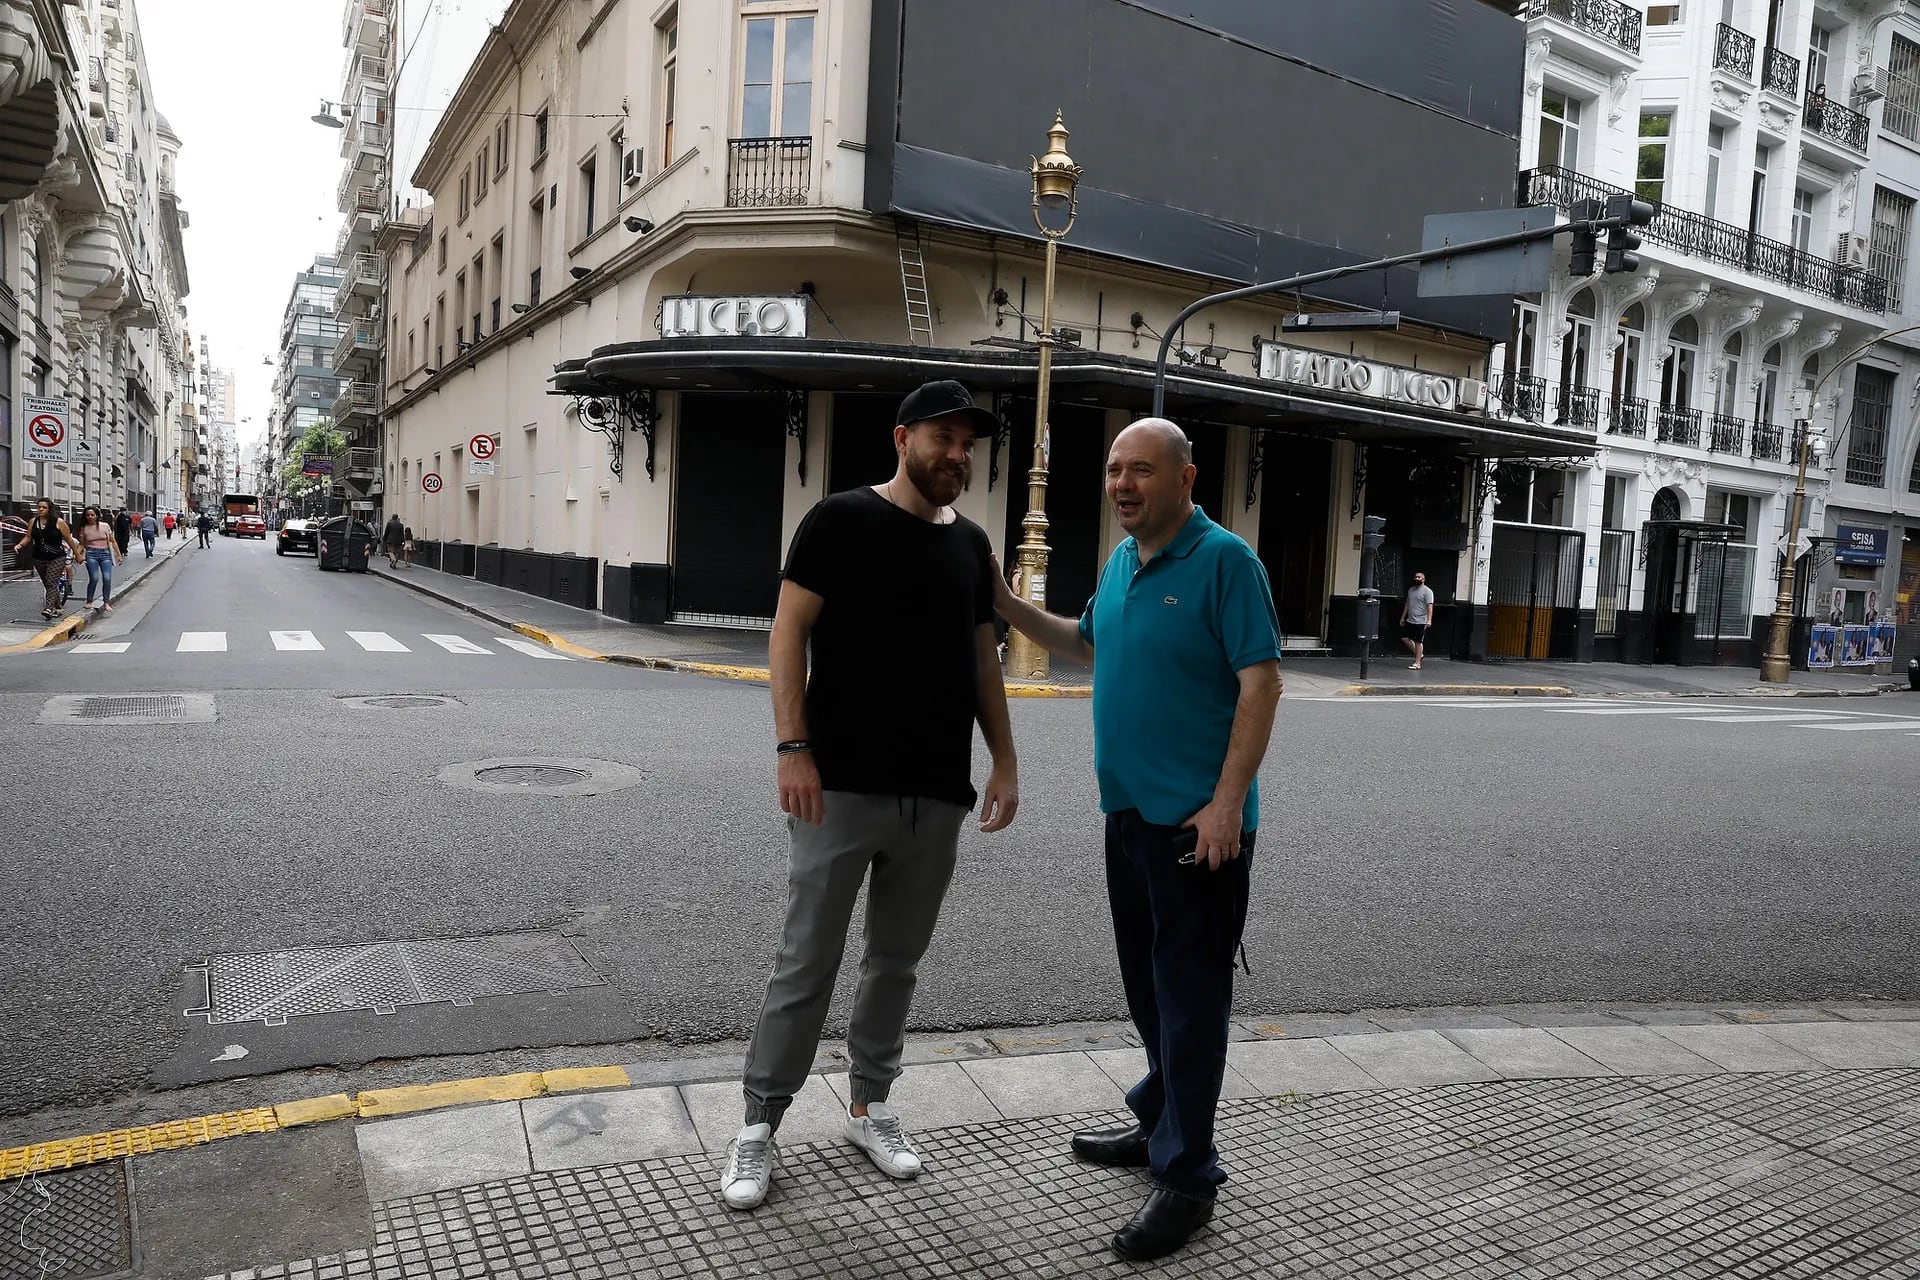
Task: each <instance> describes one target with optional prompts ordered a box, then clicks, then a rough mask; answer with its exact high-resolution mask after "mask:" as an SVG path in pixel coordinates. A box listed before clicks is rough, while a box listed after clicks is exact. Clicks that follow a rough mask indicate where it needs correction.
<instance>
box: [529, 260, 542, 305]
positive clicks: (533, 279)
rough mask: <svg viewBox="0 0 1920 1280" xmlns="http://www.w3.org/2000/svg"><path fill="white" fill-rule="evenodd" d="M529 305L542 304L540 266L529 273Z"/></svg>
mask: <svg viewBox="0 0 1920 1280" xmlns="http://www.w3.org/2000/svg"><path fill="white" fill-rule="evenodd" d="M527 305H528V306H530V307H537V306H539V305H540V268H538V267H535V268H534V269H533V270H532V271H531V272H529V273H528V275H527Z"/></svg>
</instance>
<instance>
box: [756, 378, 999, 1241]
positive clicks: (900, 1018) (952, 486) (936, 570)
mask: <svg viewBox="0 0 1920 1280" xmlns="http://www.w3.org/2000/svg"><path fill="white" fill-rule="evenodd" d="M897 417H898V422H899V425H898V426H896V427H894V429H893V443H894V449H895V451H896V452H897V453H898V455H899V459H900V461H899V466H898V468H897V469H896V470H895V472H894V475H893V478H892V479H891V480H888V481H887V482H886V483H885V484H879V485H873V486H871V487H862V488H858V489H852V490H849V491H847V492H845V493H837V494H835V495H833V496H832V497H830V498H828V499H826V500H825V501H823V502H821V503H819V504H818V505H816V506H815V507H814V508H813V510H812V511H809V512H808V513H807V515H806V518H805V519H804V520H802V521H801V522H800V528H799V529H798V530H797V531H796V532H795V533H794V536H793V546H792V548H791V549H790V550H789V552H788V556H787V568H786V574H785V581H784V582H782V584H781V587H780V604H779V607H778V610H777V612H776V613H775V615H774V620H773V636H772V640H771V644H770V646H769V649H770V652H769V659H768V661H769V666H770V668H771V674H772V680H771V683H772V685H773V718H774V727H775V731H776V736H777V738H778V745H777V747H776V751H777V759H778V772H779V785H780V808H781V809H782V810H783V811H784V812H785V813H786V814H787V830H788V832H789V834H790V836H791V847H790V851H789V860H788V873H787V917H786V927H785V931H784V933H783V935H782V937H781V941H780V955H779V958H778V960H777V961H776V962H775V965H774V970H773V976H772V977H771V978H770V979H769V981H768V983H767V996H766V1002H765V1004H764V1005H763V1006H762V1008H761V1011H760V1020H759V1023H758V1024H757V1026H756V1027H755V1029H754V1033H753V1044H752V1046H751V1048H750V1049H749V1050H748V1052H747V1064H746V1073H745V1079H744V1082H743V1086H742V1088H743V1092H744V1093H745V1095H746V1123H745V1127H743V1128H742V1129H741V1130H740V1133H739V1136H738V1137H736V1138H735V1139H734V1140H733V1142H732V1144H731V1145H730V1146H729V1147H728V1148H727V1164H726V1171H725V1172H724V1173H723V1174H722V1176H721V1183H720V1189H721V1196H722V1198H723V1199H724V1200H725V1201H726V1203H727V1204H728V1205H730V1206H732V1207H733V1208H736V1209H751V1208H753V1207H755V1206H756V1205H758V1204H760V1203H761V1201H763V1200H765V1199H766V1195H767V1186H768V1183H769V1182H770V1181H771V1179H772V1176H773V1169H774V1164H775V1161H776V1159H777V1156H778V1152H777V1148H776V1146H775V1143H774V1132H775V1131H776V1130H777V1129H778V1128H779V1126H780V1118H781V1116H782V1115H783V1114H785V1112H786V1109H787V1107H788V1105H789V1104H791V1103H792V1101H793V1095H794V1094H795V1093H796V1092H797V1091H798V1090H799V1089H800V1087H801V1085H803V1084H804V1083H805V1082H806V1079H807V1074H808V1072H809V1071H811V1070H812V1067H813V1059H814V1054H815V1052H816V1051H817V1049H818V1048H819V1043H820V1029H821V1027H822V1026H823V1025H824V1024H825V1022H826V1017H827V1006H828V1003H829V1002H830V1001H831V999H832V997H833V984H834V978H835V976H836V975H837V973H838V972H839V967H840V955H841V952H842V951H843V950H844V949H845V947H846V941H847V925H848V922H849V920H850V919H851V917H852V915H853V904H854V899H855V898H856V897H857V896H858V895H859V892H860V886H861V884H862V882H867V884H868V894H867V921H866V955H865V957H864V958H863V959H862V961H861V965H860V987H859V992H858V994H857V995H856V996H855V998H854V1006H853V1015H852V1018H851V1019H850V1024H849V1026H848V1029H847V1053H848V1056H849V1057H850V1058H851V1059H852V1069H851V1071H850V1072H849V1075H848V1087H849V1090H850V1094H851V1098H852V1105H851V1106H850V1107H849V1108H848V1110H847V1137H848V1140H849V1141H851V1142H853V1143H854V1145H856V1146H858V1147H859V1148H860V1149H861V1150H862V1151H865V1152H866V1153H867V1155H868V1157H869V1158H870V1159H872V1161H873V1162H874V1163H875V1164H876V1165H878V1166H879V1167H880V1169H881V1170H882V1171H883V1172H885V1173H886V1174H888V1175H889V1176H891V1177H895V1178H911V1177H914V1176H915V1175H917V1174H918V1173H919V1172H920V1167H921V1161H920V1153H919V1151H918V1150H917V1149H916V1148H915V1147H914V1143H913V1140H912V1138H911V1137H909V1136H908V1134H907V1131H906V1129H905V1128H904V1127H903V1125H902V1124H901V1120H900V1117H899V1116H898V1115H897V1114H895V1113H894V1111H893V1109H892V1108H891V1107H889V1106H888V1105H887V1095H888V1091H889V1090H890V1089H891V1087H892V1085H893V1082H894V1080H895V1079H896V1078H897V1077H898V1076H899V1074H900V1051H901V1046H902V1042H903V1041H904V1040H905V1037H906V1026H907V1009H908V1006H909V1005H910V1003H911V1002H912V999H913V988H914V981H915V974H914V970H915V967H916V966H917V965H918V964H919V962H920V957H921V956H922V955H923V954H925V952H926V949H927V944H928V942H929V941H931V940H932V938H933V928H934V924H935V922H936V921H937V920H938V919H939V915H940V904H941V902H942V900H943V899H944V898H945V897H946V892H947V883H948V881H949V880H951V879H952V877H953V865H954V860H955V857H956V855H957V853H958V851H959V842H960V824H961V823H962V822H963V821H964V820H965V818H966V816H967V814H968V813H969V812H970V811H971V809H972V807H973V804H974V801H975V800H976V799H977V798H978V797H977V796H976V793H975V792H974V789H973V784H972V781H971V775H972V765H973V726H974V723H975V721H978V722H979V724H980V729H981V733H982V735H983V736H984V737H985V738H986V742H987V748H988V750H989V751H990V752H991V753H992V756H993V768H992V771H991V773H990V774H989V776H988V779H987V792H986V798H985V800H984V802H983V803H982V804H981V807H980V829H981V830H982V831H998V830H1000V829H1001V828H1002V827H1005V826H1006V825H1007V824H1008V823H1009V822H1011V821H1013V814H1014V810H1015V808H1016V807H1017V806H1018V804H1019V789H1018V773H1017V767H1016V764H1015V761H1014V752H1013V728H1012V725H1011V723H1010V721H1009V720H1008V717H1007V694H1006V687H1005V685H1004V684H1002V682H1001V676H1000V663H999V658H998V646H997V644H996V639H995V634H994V625H993V622H994V614H993V599H994V576H993V575H994V567H993V555H992V545H991V543H990V542H989V541H988V539H987V535H986V531H985V530H983V529H981V528H980V526H979V525H977V524H975V523H974V522H973V521H971V520H968V519H967V518H966V517H965V516H962V515H960V514H959V513H958V512H956V511H954V509H953V507H952V506H951V505H950V504H951V503H952V502H953V501H954V500H955V499H956V498H958V497H959V496H960V493H961V490H963V489H964V488H965V487H966V484H967V480H968V478H969V476H970V475H971V473H972V468H973V443H974V440H975V438H976V437H977V436H978V435H980V434H981V433H987V432H992V431H993V430H994V429H995V427H996V425H997V423H996V422H995V419H994V417H993V415H992V414H990V413H988V412H987V411H986V410H984V409H981V408H978V407H977V406H976V405H975V404H974V403H973V397H972V396H971V395H970V394H969V393H968V392H967V390H966V388H964V387H962V386H961V385H960V384H959V383H957V382H932V383H928V384H927V385H926V386H923V387H921V388H920V389H919V390H917V391H915V392H914V393H913V394H912V395H910V396H908V397H907V398H906V399H905V400H904V401H902V402H901V405H900V412H899V414H898V416H897ZM809 643H811V647H812V659H813V661H812V669H811V673H809V670H808V662H807V659H808V652H807V651H808V647H809ZM869 877H871V879H869Z"/></svg>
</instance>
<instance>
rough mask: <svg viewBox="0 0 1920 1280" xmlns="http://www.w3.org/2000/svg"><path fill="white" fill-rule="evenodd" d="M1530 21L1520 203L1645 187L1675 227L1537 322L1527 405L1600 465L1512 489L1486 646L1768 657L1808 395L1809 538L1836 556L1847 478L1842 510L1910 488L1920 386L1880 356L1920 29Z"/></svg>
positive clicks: (1906, 20) (1892, 313)
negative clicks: (1633, 265)
mask: <svg viewBox="0 0 1920 1280" xmlns="http://www.w3.org/2000/svg"><path fill="white" fill-rule="evenodd" d="M1521 17H1522V18H1523V19H1524V20H1525V21H1526V22H1527V23H1528V43H1527V79H1526V93H1527V99H1528V101H1527V108H1526V116H1525V122H1524V125H1523V134H1522V139H1521V152H1522V165H1523V169H1524V171H1523V173H1522V175H1521V181H1520V190H1519V193H1518V194H1519V198H1520V200H1521V202H1522V203H1532V204H1554V205H1557V206H1558V207H1559V208H1561V209H1562V210H1568V209H1570V208H1571V207H1572V205H1573V203H1574V202H1575V201H1577V200H1580V199H1583V198H1588V197H1602V198H1604V197H1606V196H1609V195H1613V194H1617V193H1619V192H1623V191H1632V192H1634V193H1635V194H1636V195H1638V196H1639V197H1640V198H1641V199H1644V200H1647V201H1649V202H1651V203H1653V204H1655V206H1656V208H1657V209H1658V213H1657V215H1656V217H1655V218H1654V221H1653V223H1652V225H1651V226H1649V227H1647V228H1645V229H1644V230H1643V232H1642V238H1643V241H1644V244H1643V247H1642V248H1641V250H1640V256H1641V259H1642V266H1641V268H1640V270H1639V271H1638V272H1637V273H1633V274H1612V275H1609V274H1606V273H1604V271H1603V270H1602V272H1601V274H1598V275H1596V276H1593V277H1591V278H1585V279H1575V278H1570V275H1569V272H1568V271H1567V270H1566V268H1565V264H1566V257H1567V248H1566V245H1565V242H1564V241H1563V242H1562V247H1561V249H1560V255H1561V257H1560V263H1561V266H1560V267H1559V268H1558V269H1557V270H1556V272H1555V279H1554V281H1553V287H1552V289H1551V290H1550V291H1549V292H1548V293H1546V294H1544V295H1542V296H1540V297H1539V298H1538V299H1537V300H1523V301H1521V302H1520V303H1519V304H1517V306H1516V309H1515V327H1514V336H1513V339H1512V341H1511V342H1510V343H1509V346H1508V350H1507V352H1506V354H1505V361H1504V363H1505V367H1506V370H1507V377H1506V379H1505V380H1504V385H1503V390H1504V392H1505V399H1506V401H1507V402H1508V403H1509V404H1510V405H1521V406H1524V407H1526V408H1527V409H1528V411H1529V412H1530V414H1531V415H1532V416H1535V417H1536V418H1537V419H1539V420H1542V421H1546V422H1557V423H1560V424H1563V425H1567V426H1572V427H1578V428H1585V429H1590V430H1593V431H1595V432H1596V433H1597V438H1598V442H1599V443H1600V445H1601V446H1602V448H1601V450H1600V452H1599V453H1598V455H1597V456H1596V457H1595V458H1594V459H1593V461H1592V463H1591V465H1588V466H1580V467H1575V468H1570V469H1554V468H1543V469H1540V470H1538V471H1533V472H1528V473H1525V474H1522V473H1521V472H1520V471H1519V470H1517V469H1514V470H1510V471H1509V472H1507V473H1505V474H1503V475H1502V476H1501V477H1499V480H1498V482H1497V483H1496V485H1495V486H1494V488H1495V489H1496V491H1497V493H1498V497H1499V499H1500V500H1499V502H1498V503H1497V505H1496V506H1495V507H1494V508H1493V509H1492V511H1491V517H1492V519H1493V520H1494V521H1495V537H1494V539H1493V540H1492V546H1491V555H1490V557H1489V559H1490V563H1489V564H1488V566H1487V573H1488V577H1489V581H1490V600H1489V614H1490V628H1489V650H1490V652H1492V653H1493V654H1496V655H1501V654H1505V655H1508V656H1533V657H1546V656H1549V652H1551V654H1552V656H1555V657H1575V656H1578V657H1597V658H1601V659H1607V658H1620V659H1625V660H1638V661H1657V662H1738V663H1746V662H1751V661H1757V659H1758V656H1759V652H1760V650H1761V648H1762V647H1763V642H1764V639H1765V621H1766V615H1768V614H1769V613H1771V611H1772V608H1773V601H1774V595H1775V583H1776V578H1777V573H1778V567H1779V558H1778V549H1779V548H1780V547H1782V546H1783V545H1785V543H1784V542H1783V537H1784V534H1785V531H1786V526H1787V523H1788V520H1789V510H1788V509H1789V505H1790V498H1791V494H1792V491H1793V487H1794V474H1793V470H1794V469H1793V463H1794V460H1795V429H1794V422H1795V410H1794V396H1793V395H1792V393H1793V392H1795V391H1796V390H1801V389H1805V390H1807V391H1813V390H1815V389H1816V388H1817V389H1818V393H1819V395H1818V402H1817V404H1815V405H1814V407H1813V409H1812V412H1811V421H1812V427H1813V437H1812V438H1813V441H1814V447H1815V457H1816V465H1815V466H1814V468H1813V470H1812V472H1811V476H1810V481H1809V489H1810V500H1809V511H1808V513H1807V514H1806V516H1805V517H1804V518H1803V520H1802V525H1803V527H1805V528H1808V529H1810V530H1811V531H1812V533H1813V534H1814V535H1816V537H1817V536H1819V535H1820V534H1821V532H1822V530H1823V529H1824V530H1828V531H1829V532H1831V530H1832V529H1833V527H1834V521H1833V518H1832V516H1831V515H1830V513H1829V510H1828V508H1829V504H1830V503H1833V502H1836V501H1838V494H1837V493H1836V494H1834V495H1832V496H1830V493H1829V486H1828V478H1829V469H1830V468H1832V467H1836V466H1837V467H1838V468H1839V469H1838V470H1837V471H1835V472H1834V473H1833V474H1834V475H1835V476H1836V477H1844V475H1845V474H1847V473H1848V471H1851V473H1852V474H1853V475H1854V476H1855V477H1856V478H1858V479H1860V480H1862V481H1863V482H1870V483H1865V484H1864V485H1863V490H1862V492H1861V493H1860V494H1853V493H1851V492H1849V494H1848V497H1847V501H1849V502H1851V503H1865V502H1870V501H1871V499H1870V498H1869V496H1868V495H1878V497H1879V500H1880V506H1881V507H1882V508H1885V507H1886V506H1887V503H1886V497H1887V494H1888V484H1889V480H1890V479H1891V478H1894V477H1893V475H1892V473H1893V471H1894V470H1895V469H1896V467H1895V462H1894V461H1893V459H1896V458H1897V460H1898V462H1899V463H1900V464H1901V466H1900V469H1899V475H1898V477H1897V479H1898V481H1899V483H1900V485H1901V486H1902V487H1904V486H1905V484H1906V480H1907V473H1906V470H1905V469H1904V464H1905V462H1906V461H1908V457H1909V455H1910V454H1911V453H1912V450H1913V448H1914V440H1913V438H1912V431H1911V427H1910V425H1908V423H1909V421H1910V419H1911V416H1912V415H1911V412H1910V411H1909V409H1908V405H1909V403H1910V401H1911V398H1912V389H1913V388H1914V387H1916V386H1920V380H1916V379H1915V372H1920V370H1916V371H1909V370H1908V365H1909V364H1912V363H1913V361H1912V360H1911V358H1910V357H1909V356H1908V355H1906V354H1905V352H1904V351H1903V350H1902V349H1899V348H1895V347H1892V346H1888V345H1881V346H1876V345H1874V340H1875V339H1876V338H1878V337H1879V335H1881V334H1882V333H1883V332H1885V331H1886V330H1888V329H1892V328H1898V327H1900V325H1901V324H1902V323H1904V321H1903V319H1902V317H1903V316H1905V315H1907V310H1906V309H1907V308H1908V307H1910V306H1911V305H1912V299H1913V296H1914V288H1913V287H1912V284H1911V280H1910V277H1911V271H1910V261H1909V255H1908V238H1909V234H1910V229H1911V222H1912V216H1913V204H1914V195H1915V193H1916V188H1915V187H1914V185H1913V184H1912V182H1911V181H1910V180H1909V179H1910V178H1914V177H1920V144H1916V143H1915V142H1914V139H1913V137H1912V136H1911V135H1920V117H1917V116H1916V115H1915V114H1914V112H1915V108H1916V107H1917V106H1920V102H1916V100H1915V97H1914V96H1913V94H1912V92H1911V91H1910V90H1909V91H1906V94H1905V97H1904V98H1902V99H1901V100H1900V101H1898V102H1897V101H1896V98H1897V97H1899V95H1897V94H1893V93H1890V92H1889V90H1888V85H1889V80H1888V70H1887V68H1888V59H1889V56H1890V55H1892V56H1894V57H1895V61H1896V62H1898V61H1899V59H1900V57H1903V56H1904V57H1906V58H1907V61H1906V62H1905V63H1903V64H1901V65H1902V66H1904V67H1905V68H1906V71H1907V72H1908V73H1909V74H1914V75H1920V68H1916V67H1915V66H1914V65H1913V64H1914V63H1915V62H1916V61H1920V57H1916V56H1914V55H1916V54H1920V45H1915V44H1914V43H1913V41H1914V40H1915V39H1916V38H1920V23H1916V18H1917V17H1920V8H1917V7H1916V6H1915V5H1913V4H1911V3H1906V2H1903V0H1667V2H1665V3H1661V2H1655V3H1645V2H1642V3H1636V4H1623V3H1615V2H1614V0H1531V2H1530V3H1527V4H1524V5H1522V6H1521ZM1896 41H1905V42H1906V43H1905V45H1904V46H1900V47H1898V48H1897V47H1896V45H1895V42H1896ZM1901 49H1905V50H1907V51H1909V53H1907V54H1903V53H1902V52H1901ZM1604 257H1605V245H1604V242H1603V244H1602V246H1601V258H1602V263H1601V264H1597V265H1599V266H1602V267H1603V266H1604ZM1896 386H1897V387H1898V388H1899V389H1900V390H1902V391H1904V392H1905V394H1903V395H1896V394H1895V388H1896ZM1895 403H1898V404H1899V406H1900V408H1901V412H1900V414H1899V415H1895V414H1894V413H1893V412H1892V405H1893V404H1895ZM1896 416H1897V417H1898V418H1899V420H1900V423H1901V428H1900V429H1898V430H1895V429H1894V426H1893V421H1894V419H1895V417H1896ZM1836 424H1838V425H1837V426H1836ZM1849 424H1852V425H1851V426H1849ZM1890 436H1898V437H1901V439H1898V440H1895V439H1891V438H1890ZM1899 449H1904V450H1905V451H1906V452H1905V453H1904V454H1902V453H1898V452H1897V451H1898V450H1899ZM1899 536H1900V535H1899V533H1898V531H1896V532H1895V533H1894V534H1893V539H1894V542H1895V543H1896V544H1897V543H1898V541H1899ZM1801 545H1802V546H1803V548H1804V546H1805V544H1804V543H1802V544H1801ZM1831 559H1832V556H1831V552H1830V550H1828V551H1827V552H1825V553H1824V554H1823V552H1822V550H1821V549H1820V548H1819V546H1816V548H1815V550H1814V552H1813V554H1812V555H1811V557H1809V558H1808V561H1807V563H1806V567H1807V568H1809V569H1811V570H1813V573H1812V574H1811V575H1810V576H1811V577H1812V578H1813V579H1814V584H1817V585H1820V586H1821V587H1822V589H1824V588H1825V586H1826V585H1827V584H1828V583H1829V582H1830V580H1831V578H1832V576H1833V570H1832V566H1831V564H1830V561H1831ZM1825 598H1826V597H1823V599H1825ZM1879 599H1880V600H1882V601H1889V602H1890V600H1891V596H1890V595H1883V596H1881V597H1879ZM1866 605H1867V598H1866V596H1865V595H1864V593H1863V594H1862V595H1861V596H1860V598H1859V599H1858V600H1857V601H1852V602H1851V603H1850V604H1849V605H1848V612H1849V619H1850V620H1857V619H1855V618H1853V617H1852V615H1853V614H1856V613H1860V612H1862V611H1864V609H1865V608H1866ZM1806 611H1807V612H1811V611H1812V609H1811V604H1808V605H1807V606H1806ZM1882 611H1883V612H1884V611H1885V610H1884V609H1883V610H1882ZM1820 612H1821V614H1822V615H1824V613H1825V612H1826V610H1825V609H1824V608H1822V609H1821V610H1820Z"/></svg>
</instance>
